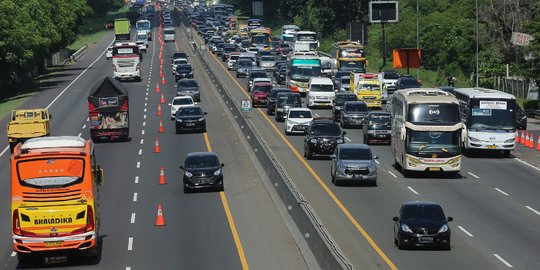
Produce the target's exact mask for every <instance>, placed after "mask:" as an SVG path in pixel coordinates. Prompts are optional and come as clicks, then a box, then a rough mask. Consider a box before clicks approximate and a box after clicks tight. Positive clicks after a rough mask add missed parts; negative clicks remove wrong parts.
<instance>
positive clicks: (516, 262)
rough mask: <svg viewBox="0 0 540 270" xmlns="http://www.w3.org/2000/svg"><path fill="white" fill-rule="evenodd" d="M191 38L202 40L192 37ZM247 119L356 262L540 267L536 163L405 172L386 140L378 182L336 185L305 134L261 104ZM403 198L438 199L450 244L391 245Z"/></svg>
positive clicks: (354, 135) (240, 92) (353, 135)
mask: <svg viewBox="0 0 540 270" xmlns="http://www.w3.org/2000/svg"><path fill="white" fill-rule="evenodd" d="M195 42H196V43H197V44H202V43H203V41H202V40H201V39H200V37H198V36H196V37H195ZM203 54H204V58H205V61H207V62H208V63H209V65H210V66H211V67H212V71H213V72H214V73H215V74H216V75H217V76H218V78H219V79H220V82H221V83H222V85H223V86H224V87H225V88H226V89H227V90H228V91H229V92H230V93H231V94H232V95H233V96H234V97H235V99H236V100H237V102H238V103H239V102H240V101H241V100H242V99H246V98H249V96H248V94H247V92H246V91H245V85H246V79H237V78H236V76H235V73H234V72H230V71H227V69H226V67H225V66H224V63H222V62H221V60H220V59H218V58H216V57H214V56H213V55H212V54H211V52H209V51H205V52H204V53H203ZM314 112H315V113H316V114H317V115H319V116H322V117H328V116H330V114H331V110H314ZM248 119H249V121H251V122H252V123H253V125H254V126H255V127H256V129H257V131H258V132H259V134H260V135H261V136H262V138H263V139H264V141H265V143H266V144H267V145H268V146H269V147H270V148H271V150H272V151H273V153H274V154H275V155H276V156H277V157H278V158H279V162H280V164H281V165H282V166H284V168H285V170H286V172H287V173H288V175H289V176H290V177H291V179H292V180H293V181H294V182H295V184H296V186H297V187H298V188H299V189H300V191H301V192H302V193H303V195H304V196H305V197H306V198H307V199H308V201H309V202H310V203H311V204H312V206H313V207H314V209H315V210H316V212H317V214H318V215H319V217H320V218H321V220H322V221H323V223H324V225H325V226H326V227H327V229H328V230H329V231H330V233H331V235H332V236H333V237H334V239H335V240H336V241H337V242H338V244H339V246H340V247H341V249H342V250H343V252H344V253H345V254H346V255H347V257H348V258H349V260H351V261H352V263H353V264H354V265H355V267H357V268H358V269H434V268H437V269H508V268H515V269H540V258H539V257H538V256H537V253H538V250H540V241H539V240H540V232H538V231H537V230H536V229H535V228H536V225H537V224H539V222H540V212H539V211H540V199H539V197H538V196H537V191H538V190H539V188H540V183H539V181H538V179H540V170H539V169H538V168H533V167H530V166H526V165H524V164H523V163H522V162H519V161H517V160H515V159H514V158H508V159H504V158H499V157H490V156H480V157H465V158H464V160H463V165H462V170H461V173H460V174H459V175H458V176H457V177H456V178H453V179H448V178H445V177H434V176H425V177H415V178H405V177H403V175H402V174H401V172H400V171H398V170H396V169H395V168H394V167H393V164H394V157H393V156H392V154H391V152H390V148H389V146H386V145H381V146H372V150H373V152H374V154H375V155H378V156H379V157H380V158H379V160H378V162H379V164H378V171H379V175H378V186H377V187H335V186H334V185H333V184H332V183H331V181H330V161H329V160H327V159H324V158H321V159H317V160H310V161H308V160H306V159H304V158H303V139H304V136H286V135H285V134H284V132H283V129H284V127H283V123H277V122H275V121H274V118H273V116H272V117H271V116H267V115H266V113H265V109H264V108H257V109H254V110H252V112H250V114H249V118H248ZM347 132H348V133H347V136H346V137H347V138H346V141H347V142H357V143H361V142H362V132H361V131H359V130H354V129H348V130H347ZM409 200H429V201H436V202H439V203H440V204H441V205H442V206H443V208H444V210H445V213H446V214H447V215H448V216H452V217H454V221H453V222H451V223H450V227H451V230H452V250H451V251H431V250H414V251H411V250H398V249H397V247H396V246H395V245H394V244H393V235H392V226H393V221H392V217H393V216H396V215H397V212H398V210H399V207H400V206H401V204H402V203H403V202H404V201H409Z"/></svg>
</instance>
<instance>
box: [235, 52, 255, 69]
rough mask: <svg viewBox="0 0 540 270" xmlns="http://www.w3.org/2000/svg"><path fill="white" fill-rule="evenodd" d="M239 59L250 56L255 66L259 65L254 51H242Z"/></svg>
mask: <svg viewBox="0 0 540 270" xmlns="http://www.w3.org/2000/svg"><path fill="white" fill-rule="evenodd" d="M238 58H239V59H244V58H249V60H251V63H253V66H257V56H256V55H255V54H254V53H250V52H243V53H240V56H239V57H238Z"/></svg>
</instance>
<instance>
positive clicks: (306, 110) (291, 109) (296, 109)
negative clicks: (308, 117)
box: [289, 107, 311, 112]
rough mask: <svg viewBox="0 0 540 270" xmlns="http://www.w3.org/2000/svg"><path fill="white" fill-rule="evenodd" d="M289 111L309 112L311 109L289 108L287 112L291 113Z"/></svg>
mask: <svg viewBox="0 0 540 270" xmlns="http://www.w3.org/2000/svg"><path fill="white" fill-rule="evenodd" d="M291 111H303V112H311V109H308V108H303V107H300V108H290V109H289V112H291Z"/></svg>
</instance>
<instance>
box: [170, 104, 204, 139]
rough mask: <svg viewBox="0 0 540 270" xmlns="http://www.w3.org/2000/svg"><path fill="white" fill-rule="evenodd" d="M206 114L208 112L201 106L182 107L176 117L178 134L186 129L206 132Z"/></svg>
mask: <svg viewBox="0 0 540 270" xmlns="http://www.w3.org/2000/svg"><path fill="white" fill-rule="evenodd" d="M205 115H206V112H203V110H202V109H201V107H199V106H187V107H180V108H179V109H178V111H176V116H175V118H174V120H175V125H174V127H175V130H176V134H178V133H181V132H184V131H200V132H203V133H204V132H206V117H205Z"/></svg>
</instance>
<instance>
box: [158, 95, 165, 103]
mask: <svg viewBox="0 0 540 270" xmlns="http://www.w3.org/2000/svg"><path fill="white" fill-rule="evenodd" d="M159 103H161V104H163V103H165V97H164V96H163V93H161V100H160V101H159Z"/></svg>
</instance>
